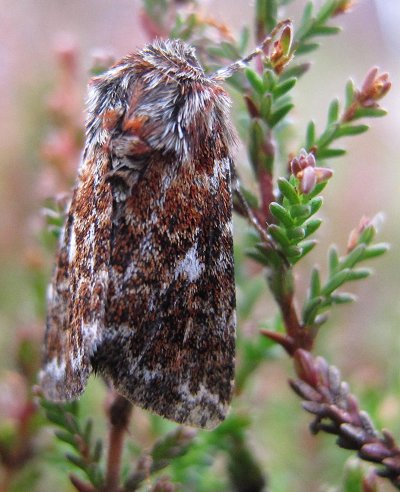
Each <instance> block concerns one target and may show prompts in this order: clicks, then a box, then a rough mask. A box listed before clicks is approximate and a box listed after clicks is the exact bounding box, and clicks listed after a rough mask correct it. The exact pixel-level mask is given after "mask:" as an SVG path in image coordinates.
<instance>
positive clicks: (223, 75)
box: [211, 19, 291, 80]
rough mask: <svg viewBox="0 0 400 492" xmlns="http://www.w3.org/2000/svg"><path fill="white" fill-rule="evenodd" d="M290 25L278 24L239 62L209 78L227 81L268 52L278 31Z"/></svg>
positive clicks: (221, 69) (286, 22) (289, 22)
mask: <svg viewBox="0 0 400 492" xmlns="http://www.w3.org/2000/svg"><path fill="white" fill-rule="evenodd" d="M290 24H291V21H290V20H289V19H286V20H284V21H282V22H279V23H278V24H277V25H276V26H275V27H274V29H273V30H272V31H271V33H270V34H269V35H268V36H267V37H266V38H265V39H264V41H263V42H262V43H261V44H260V45H258V46H257V48H255V50H254V51H252V52H251V53H250V54H249V55H247V56H246V57H245V58H242V59H241V60H237V61H235V62H233V63H231V64H230V65H228V66H227V67H224V68H220V69H219V70H217V71H216V72H215V73H214V74H213V75H212V76H211V78H212V79H213V80H225V79H228V78H229V77H232V75H233V74H235V73H236V72H239V71H240V70H243V69H244V68H246V66H247V65H248V64H249V63H250V62H251V60H253V58H255V57H256V56H258V55H261V54H263V53H265V52H266V51H267V50H268V48H269V46H270V44H271V42H272V40H273V39H274V37H275V36H276V34H277V32H278V31H280V30H281V29H282V28H283V27H285V26H287V25H290Z"/></svg>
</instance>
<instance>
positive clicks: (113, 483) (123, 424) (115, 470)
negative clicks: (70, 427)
mask: <svg viewBox="0 0 400 492" xmlns="http://www.w3.org/2000/svg"><path fill="white" fill-rule="evenodd" d="M131 413H132V403H131V402H129V401H128V400H127V399H126V398H124V397H123V396H121V395H116V397H115V399H114V401H113V402H112V404H111V408H110V411H109V417H110V434H109V447H108V457H107V471H106V480H105V486H104V491H107V492H117V491H118V486H119V479H120V469H121V457H122V450H123V444H124V437H125V432H126V430H127V427H128V424H129V420H130V417H131Z"/></svg>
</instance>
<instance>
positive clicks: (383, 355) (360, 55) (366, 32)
mask: <svg viewBox="0 0 400 492" xmlns="http://www.w3.org/2000/svg"><path fill="white" fill-rule="evenodd" d="M253 3H254V2H251V1H248V0H236V1H235V2H231V1H228V0H225V1H224V0H218V1H211V0H210V1H204V2H203V3H202V9H203V11H204V12H205V13H207V14H209V15H212V16H214V17H215V18H216V19H217V20H219V21H220V22H223V23H225V24H228V25H231V26H232V30H233V32H238V31H239V29H240V28H241V27H242V26H243V25H244V24H245V23H247V22H250V21H251V18H252V8H253ZM316 3H318V2H316ZM304 5H305V2H303V1H295V2H294V3H293V4H292V5H291V6H290V7H288V9H287V13H286V14H285V16H287V17H289V16H290V17H293V18H294V20H295V26H296V19H297V20H298V19H299V16H300V14H299V12H300V10H301V9H302V8H303V7H304ZM0 9H1V16H0V41H1V42H0V91H1V98H0V112H1V118H0V132H1V135H2V138H1V143H0V145H1V152H0V262H1V263H0V286H1V287H0V323H1V326H2V329H1V331H0V350H2V348H3V347H8V346H9V343H10V341H12V338H13V336H14V333H15V331H16V327H17V326H24V325H25V324H30V323H32V319H34V317H35V307H34V303H33V300H32V299H31V298H30V290H29V289H28V288H26V282H27V281H28V280H29V273H27V269H26V266H27V264H30V262H32V261H33V262H34V261H35V258H37V256H36V253H35V252H36V249H37V241H38V240H37V237H38V234H39V232H40V229H41V227H42V226H43V221H42V219H41V208H42V206H43V200H44V199H45V198H46V193H47V189H46V187H45V186H44V183H43V181H41V180H42V179H43V176H42V175H41V166H42V157H41V145H42V142H43V139H44V137H45V136H46V134H47V130H48V128H47V126H48V123H46V121H47V118H48V117H47V115H46V101H47V100H48V97H49V95H50V94H51V93H52V92H53V89H54V87H55V85H56V81H57V77H58V76H59V74H58V69H57V63H56V56H55V49H56V48H57V46H58V47H60V46H67V45H68V43H72V44H75V45H76V46H77V47H78V52H79V65H80V66H79V67H78V73H79V74H80V75H79V77H80V80H81V84H80V94H79V97H80V100H81V111H82V118H83V114H84V96H85V87H86V83H87V80H88V76H87V75H86V74H87V73H88V69H89V67H90V66H91V64H92V60H93V54H94V53H95V52H96V50H97V52H98V50H102V51H103V52H104V51H105V52H108V53H111V54H113V55H114V56H115V57H116V58H118V57H120V56H123V55H124V54H126V53H127V52H129V51H131V50H133V49H135V48H136V47H138V46H140V45H142V44H143V43H144V42H146V41H147V39H146V34H145V32H144V31H143V29H142V27H141V25H140V21H139V10H140V2H139V0H115V1H113V2H109V1H106V0H85V1H81V0H68V1H64V0H18V1H14V2H6V0H0ZM399 17H400V2H399V1H398V0H386V1H385V0H376V2H374V1H373V0H359V2H358V3H357V4H356V5H355V7H354V9H353V12H351V13H350V14H348V15H345V16H341V17H339V18H337V19H335V21H336V24H339V25H341V26H343V29H344V31H343V33H341V34H340V35H338V36H333V37H329V38H321V39H320V42H321V44H322V48H321V49H320V50H319V51H317V52H315V53H312V54H311V58H312V60H313V67H312V69H311V70H310V72H309V73H308V74H307V75H306V76H305V77H304V78H303V79H302V80H301V81H300V83H299V84H298V86H297V88H296V90H295V96H296V100H295V103H296V108H295V111H294V113H293V119H294V120H295V122H296V123H298V125H299V128H300V133H299V134H298V135H297V136H296V137H295V139H294V141H293V149H292V150H293V151H297V150H298V148H299V146H300V145H301V143H302V141H303V135H304V129H305V127H306V124H307V122H308V121H309V120H310V119H314V120H315V121H316V122H317V125H318V128H319V130H320V131H322V129H323V125H324V123H325V119H326V114H327V108H328V105H329V102H330V101H331V99H332V98H333V97H335V96H338V97H339V98H340V100H342V101H343V96H344V87H345V84H346V82H347V80H348V78H349V77H352V78H353V79H354V80H355V81H356V83H357V85H361V83H362V81H363V78H364V76H365V74H366V73H367V71H368V70H369V68H370V67H372V66H374V65H378V66H379V67H380V68H381V70H383V71H389V72H390V74H391V79H392V81H393V87H392V90H391V92H390V93H389V95H388V96H387V97H386V98H385V100H384V101H383V103H382V106H383V107H385V108H387V109H388V110H389V115H388V116H387V117H385V118H381V119H376V120H369V121H368V122H367V123H369V124H370V126H371V130H370V131H369V132H368V133H367V134H364V135H362V136H360V137H356V138H353V139H351V140H349V141H346V140H343V141H342V142H340V143H341V144H343V145H344V146H345V147H346V148H347V149H348V150H349V153H348V154H347V155H346V156H345V157H343V158H341V159H338V160H335V161H332V165H333V168H334V170H335V176H334V179H333V180H332V181H331V182H330V183H329V186H328V188H327V192H326V194H325V206H324V208H323V210H322V214H321V215H322V217H323V218H325V219H326V222H325V224H324V225H323V227H322V228H321V229H320V231H319V232H318V238H319V240H320V245H319V247H318V248H317V250H316V251H315V252H313V253H312V254H311V255H310V257H309V258H308V260H307V261H306V262H305V264H304V265H303V266H301V267H300V268H299V273H298V277H299V278H301V275H302V273H304V272H305V274H306V280H307V278H308V275H309V274H308V273H307V272H308V269H309V267H310V266H311V265H312V264H313V263H318V264H320V266H321V268H322V269H323V270H324V269H325V264H326V248H327V246H328V245H329V244H330V243H332V242H334V243H336V244H337V245H338V246H339V248H340V249H341V251H344V248H345V246H346V242H347V236H348V233H349V232H350V230H351V229H353V228H354V227H356V226H357V224H358V222H359V219H360V218H361V216H362V215H369V216H373V215H374V214H375V213H377V212H380V211H383V212H384V215H385V221H384V223H383V224H382V228H381V240H384V241H388V242H390V243H391V245H392V248H391V251H390V252H389V253H388V254H387V255H386V256H385V257H384V258H381V259H379V260H377V261H376V262H375V263H374V264H373V266H374V267H375V270H376V274H375V275H374V276H373V277H372V278H370V279H369V280H367V281H365V282H362V283H361V284H360V285H357V284H354V288H353V292H355V293H356V294H357V295H358V296H359V302H358V303H356V304H354V305H351V306H347V307H345V308H343V309H340V310H338V311H337V312H334V313H333V316H332V320H333V321H332V322H331V323H329V326H327V328H326V329H324V332H323V334H322V336H321V339H320V345H321V350H322V352H324V353H326V352H330V351H331V352H333V351H336V356H335V364H338V365H340V366H341V368H342V370H343V373H344V374H345V376H346V378H347V379H350V380H351V381H354V382H355V383H354V384H355V386H356V388H355V389H357V385H359V386H360V387H361V388H362V386H363V384H365V383H366V382H369V381H371V380H372V381H373V380H374V378H375V380H376V384H377V385H378V386H379V385H382V386H384V385H385V384H386V382H385V381H389V380H391V381H393V380H395V381H396V387H397V388H398V387H399V386H398V376H397V374H398V364H397V365H396V366H394V361H398V360H399V355H400V343H399V342H400V337H399V333H398V326H399V320H400V302H399V297H400V282H399V279H400V265H399V262H400V261H399V259H400V248H399V244H400V216H399V210H400V166H399V164H400V162H399V143H400V138H399V123H400V121H399V114H400V99H399V96H398V95H399V92H398V87H399V60H400V57H399V52H400V35H399V34H398V26H399V25H400V20H399ZM396 19H397V20H396ZM317 86H318V89H317V90H316V89H315V88H316V87H317ZM241 156H242V154H241ZM329 164H331V162H329ZM239 169H240V167H239ZM48 191H49V193H50V194H51V186H49V190H48ZM354 197H356V198H354ZM45 267H46V271H48V268H49V265H45ZM299 288H301V289H303V290H304V288H305V286H304V283H302V282H300V281H299ZM302 295H304V294H301V293H300V298H301V296H302ZM264 316H265V317H266V318H268V317H270V315H269V313H268V312H265V315H264ZM42 329H43V326H39V327H38V330H39V331H40V330H42ZM360 339H361V341H360ZM326 347H329V349H327V348H326ZM2 352H3V353H2V356H1V357H0V367H1V368H2V369H3V368H6V367H8V365H9V363H10V360H11V358H10V355H9V351H8V350H7V349H6V350H2ZM3 354H4V356H3ZM382 412H383V414H382V419H384V420H385V423H386V424H387V425H388V426H389V427H390V425H395V422H396V421H397V419H398V415H399V414H400V404H399V401H398V400H397V401H396V400H394V401H390V402H388V404H387V405H386V406H383V410H382ZM397 425H399V424H398V423H397Z"/></svg>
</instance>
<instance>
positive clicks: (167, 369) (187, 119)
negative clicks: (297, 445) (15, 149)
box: [41, 41, 235, 428]
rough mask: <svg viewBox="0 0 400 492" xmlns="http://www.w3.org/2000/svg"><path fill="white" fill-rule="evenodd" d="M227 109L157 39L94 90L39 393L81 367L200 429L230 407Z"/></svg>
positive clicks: (199, 73)
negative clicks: (93, 371)
mask: <svg viewBox="0 0 400 492" xmlns="http://www.w3.org/2000/svg"><path fill="white" fill-rule="evenodd" d="M229 105H230V101H229V98H228V96H227V95H226V93H225V91H224V90H223V89H222V88H221V86H220V85H219V84H218V82H217V78H215V79H213V78H212V77H211V78H209V77H207V76H206V75H205V74H204V71H203V70H202V68H201V67H200V65H199V63H198V61H197V59H196V58H195V56H194V51H193V49H192V48H190V47H189V46H187V45H185V44H184V43H182V42H180V41H165V42H163V41H158V42H156V43H154V44H152V45H148V46H147V47H146V48H144V49H143V50H141V51H138V52H136V53H133V54H132V55H129V56H127V57H126V58H124V59H122V60H121V61H120V62H119V63H118V64H116V65H115V66H114V67H112V68H111V69H110V70H109V71H108V72H106V73H105V74H104V75H103V76H100V77H97V78H95V79H94V80H93V82H92V85H91V92H90V98H89V117H88V122H87V144H86V150H85V154H84V159H83V165H82V168H81V171H80V175H79V177H78V184H77V187H76V190H75V193H74V196H73V199H72V203H71V208H70V210H69V212H68V216H67V221H66V227H65V231H64V237H63V239H62V242H61V248H60V252H59V256H58V263H57V266H56V270H55V274H54V278H53V283H52V288H51V289H50V294H49V308H48V326H47V334H46V347H45V362H44V368H43V371H42V374H41V383H42V386H43V388H44V392H45V395H46V396H47V397H48V398H51V399H53V400H64V399H71V398H76V397H77V396H79V394H80V393H81V391H82V390H83V388H84V386H85V384H86V380H87V378H88V375H89V373H90V371H91V370H92V369H94V370H95V371H96V372H98V373H99V374H101V375H103V376H105V377H106V378H108V379H109V380H111V382H112V383H113V385H114V386H115V388H116V389H117V390H118V391H119V392H120V393H121V394H123V395H125V396H126V397H127V398H128V399H129V400H131V401H132V402H134V403H136V404H137V405H139V406H141V407H143V408H146V409H149V410H151V411H153V412H155V413H158V414H159V415H162V416H164V417H167V418H170V419H172V420H175V421H177V422H181V423H186V424H189V425H195V426H200V427H206V428H212V427H214V426H215V425H217V424H218V423H219V422H220V421H221V420H222V419H223V418H224V417H225V415H226V413H227V409H228V407H229V403H230V400H231V397H232V388H233V376H234V354H235V291H234V279H233V251H232V197H231V168H232V161H231V153H230V148H231V146H232V143H233V141H234V136H233V135H234V132H233V130H232V128H231V124H230V121H229V115H228V113H229V111H228V110H229Z"/></svg>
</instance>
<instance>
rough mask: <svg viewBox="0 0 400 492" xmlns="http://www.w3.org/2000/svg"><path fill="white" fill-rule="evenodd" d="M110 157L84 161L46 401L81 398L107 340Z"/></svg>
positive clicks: (54, 311) (53, 312) (59, 279)
mask: <svg viewBox="0 0 400 492" xmlns="http://www.w3.org/2000/svg"><path fill="white" fill-rule="evenodd" d="M108 167H109V157H108V155H105V154H102V153H101V152H98V153H97V154H96V160H94V159H91V158H90V157H89V158H88V159H86V160H84V161H83V165H82V166H81V169H80V173H79V176H78V181H77V185H76V188H75V190H74V194H73V197H72V201H71V205H70V208H69V210H68V214H67V220H66V224H65V227H64V231H63V234H62V237H61V243H60V250H59V254H58V261H57V264H56V267H55V271H54V274H53V279H52V283H51V285H50V287H49V290H48V310H47V311H48V312H47V330H46V338H45V357H44V364H43V369H42V371H41V374H40V380H41V385H42V387H43V389H44V393H45V396H46V397H48V398H50V399H52V400H55V401H63V400H69V399H71V398H77V397H78V396H79V395H80V394H81V393H82V391H83V390H84V388H85V386H86V382H87V379H88V377H89V373H90V371H91V365H90V354H91V353H93V350H94V347H95V345H96V343H97V341H98V340H99V338H100V336H101V331H102V330H103V321H104V309H105V302H106V293H107V286H108V265H109V258H110V249H109V247H110V242H109V237H110V232H111V213H112V194H111V190H110V185H109V184H108V183H106V182H105V180H104V177H105V176H106V175H107V172H108Z"/></svg>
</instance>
